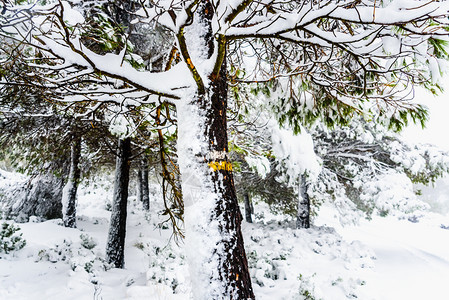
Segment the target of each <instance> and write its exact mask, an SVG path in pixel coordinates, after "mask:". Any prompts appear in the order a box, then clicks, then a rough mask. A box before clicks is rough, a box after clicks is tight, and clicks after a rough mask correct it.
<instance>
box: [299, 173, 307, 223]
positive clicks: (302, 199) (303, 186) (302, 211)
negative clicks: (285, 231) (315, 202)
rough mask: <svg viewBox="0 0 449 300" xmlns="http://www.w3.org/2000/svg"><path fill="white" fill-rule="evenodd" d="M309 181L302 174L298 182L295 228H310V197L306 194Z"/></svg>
mask: <svg viewBox="0 0 449 300" xmlns="http://www.w3.org/2000/svg"><path fill="white" fill-rule="evenodd" d="M308 187H309V183H308V181H307V175H306V174H302V175H301V178H300V183H299V195H298V212H297V215H296V228H298V229H301V228H310V199H309V194H308Z"/></svg>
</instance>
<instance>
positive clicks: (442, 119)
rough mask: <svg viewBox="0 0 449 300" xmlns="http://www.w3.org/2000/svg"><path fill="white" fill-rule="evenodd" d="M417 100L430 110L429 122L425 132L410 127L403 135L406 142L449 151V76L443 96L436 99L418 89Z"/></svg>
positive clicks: (415, 127)
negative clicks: (428, 144)
mask: <svg viewBox="0 0 449 300" xmlns="http://www.w3.org/2000/svg"><path fill="white" fill-rule="evenodd" d="M415 99H416V101H417V102H418V103H421V104H424V105H426V106H427V107H428V108H429V121H428V122H427V126H426V128H425V129H424V130H422V129H421V127H420V126H415V125H410V126H409V127H408V128H406V129H404V131H403V133H402V135H403V136H404V138H405V139H406V140H409V141H413V142H420V143H431V144H435V145H437V146H440V147H441V148H443V149H445V150H448V151H449V76H447V75H446V81H445V89H444V92H443V93H442V94H441V95H439V96H436V97H435V96H433V95H432V94H431V93H430V92H427V91H426V90H424V89H418V90H417V92H416V97H415Z"/></svg>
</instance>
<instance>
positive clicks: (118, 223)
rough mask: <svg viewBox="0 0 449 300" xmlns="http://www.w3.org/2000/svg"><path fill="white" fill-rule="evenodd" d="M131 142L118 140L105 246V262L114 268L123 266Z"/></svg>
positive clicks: (127, 139)
mask: <svg viewBox="0 0 449 300" xmlns="http://www.w3.org/2000/svg"><path fill="white" fill-rule="evenodd" d="M130 156H131V140H130V139H129V138H126V139H123V140H121V139H120V140H119V142H118V156H117V160H116V168H115V182H114V195H113V199H112V213H111V223H110V225H109V234H108V241H107V246H106V260H107V262H108V263H111V264H113V265H114V266H115V267H116V268H123V267H124V265H125V255H124V250H125V235H126V214H127V203H128V184H129V159H130Z"/></svg>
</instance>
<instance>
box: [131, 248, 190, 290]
mask: <svg viewBox="0 0 449 300" xmlns="http://www.w3.org/2000/svg"><path fill="white" fill-rule="evenodd" d="M134 246H135V247H136V248H137V249H140V250H142V251H143V252H144V253H145V254H146V255H148V257H149V261H150V266H149V269H148V271H147V280H148V282H152V283H153V284H154V283H158V284H162V285H164V286H166V287H168V288H170V289H171V290H172V291H173V293H175V294H177V293H186V292H188V291H189V289H190V286H189V285H188V282H187V279H186V277H185V275H184V274H187V273H188V271H187V263H186V259H185V256H184V254H183V251H182V249H180V248H179V247H178V246H176V245H172V244H170V243H169V244H164V243H162V242H160V241H157V240H151V241H148V242H142V241H137V242H136V243H135V244H134Z"/></svg>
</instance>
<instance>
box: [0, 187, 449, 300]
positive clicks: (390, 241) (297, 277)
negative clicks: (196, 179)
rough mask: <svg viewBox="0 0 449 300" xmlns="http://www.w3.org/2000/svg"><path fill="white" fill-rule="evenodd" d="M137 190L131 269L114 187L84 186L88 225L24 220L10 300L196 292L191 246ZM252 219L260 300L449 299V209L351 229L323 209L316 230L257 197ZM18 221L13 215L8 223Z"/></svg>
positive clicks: (2, 260) (0, 257)
mask: <svg viewBox="0 0 449 300" xmlns="http://www.w3.org/2000/svg"><path fill="white" fill-rule="evenodd" d="M153 192H154V193H153V201H152V206H151V211H150V212H149V213H145V212H144V211H142V209H141V207H140V203H137V202H136V200H135V198H134V197H130V204H129V214H128V229H127V239H126V240H127V241H126V245H127V247H126V252H125V255H126V257H125V267H126V268H125V269H124V270H120V269H110V268H109V266H108V265H107V264H106V263H105V262H104V261H103V257H104V248H105V243H106V235H107V228H108V222H109V212H108V211H107V210H106V209H105V208H106V205H105V204H106V202H107V201H108V198H109V197H110V191H108V190H105V189H104V188H103V187H102V186H101V185H98V186H90V187H83V188H82V189H81V191H80V194H81V196H80V199H79V218H78V229H69V228H64V227H62V226H61V221H60V220H50V221H46V222H41V223H37V222H33V220H32V222H29V223H24V224H18V225H19V226H20V227H21V231H20V232H22V233H23V237H24V238H25V240H26V241H27V244H26V246H25V247H24V248H23V249H21V250H19V251H17V252H12V253H10V254H0V299H1V300H3V299H5V300H10V299H11V300H20V299H24V300H25V299H26V300H28V299H77V300H78V299H103V300H114V299H129V300H138V299H174V300H177V299H179V300H180V299H189V294H190V289H191V287H190V284H189V275H188V268H187V265H186V262H185V258H184V249H183V245H182V244H181V245H180V246H177V245H176V244H174V243H173V241H171V242H170V236H171V230H170V229H169V228H168V227H165V226H162V227H160V226H157V225H158V224H159V222H160V221H161V220H162V219H160V217H159V216H158V215H157V211H158V208H159V207H158V206H159V204H158V202H157V201H155V197H156V196H155V195H157V191H156V189H154V190H153ZM255 209H256V217H255V219H256V222H255V223H254V224H248V223H244V224H243V232H244V237H245V246H246V250H247V255H248V262H249V265H250V269H251V274H252V280H253V286H254V290H255V293H256V298H257V299H329V300H338V299H354V298H358V299H380V300H384V299H395V300H400V299H408V300H409V299H420V300H421V299H432V300H438V299H442V300H443V299H448V295H449V285H447V279H448V278H449V229H444V227H447V228H449V216H443V215H439V214H435V213H429V214H426V215H425V216H424V217H423V218H421V219H419V222H416V223H413V222H411V221H409V220H398V219H395V218H394V217H388V218H380V217H374V218H373V220H372V221H362V222H361V224H360V225H358V226H349V227H341V226H340V225H339V224H338V223H337V222H336V221H335V218H333V212H332V211H331V210H330V209H328V208H326V207H323V208H322V209H321V210H320V215H319V216H318V217H317V219H316V220H315V223H316V226H315V227H314V228H312V229H309V230H296V229H293V223H291V222H288V221H282V220H281V219H280V218H279V217H276V216H273V215H271V214H270V213H269V210H268V209H267V207H265V206H264V205H257V206H256V207H255ZM8 222H11V221H8Z"/></svg>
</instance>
